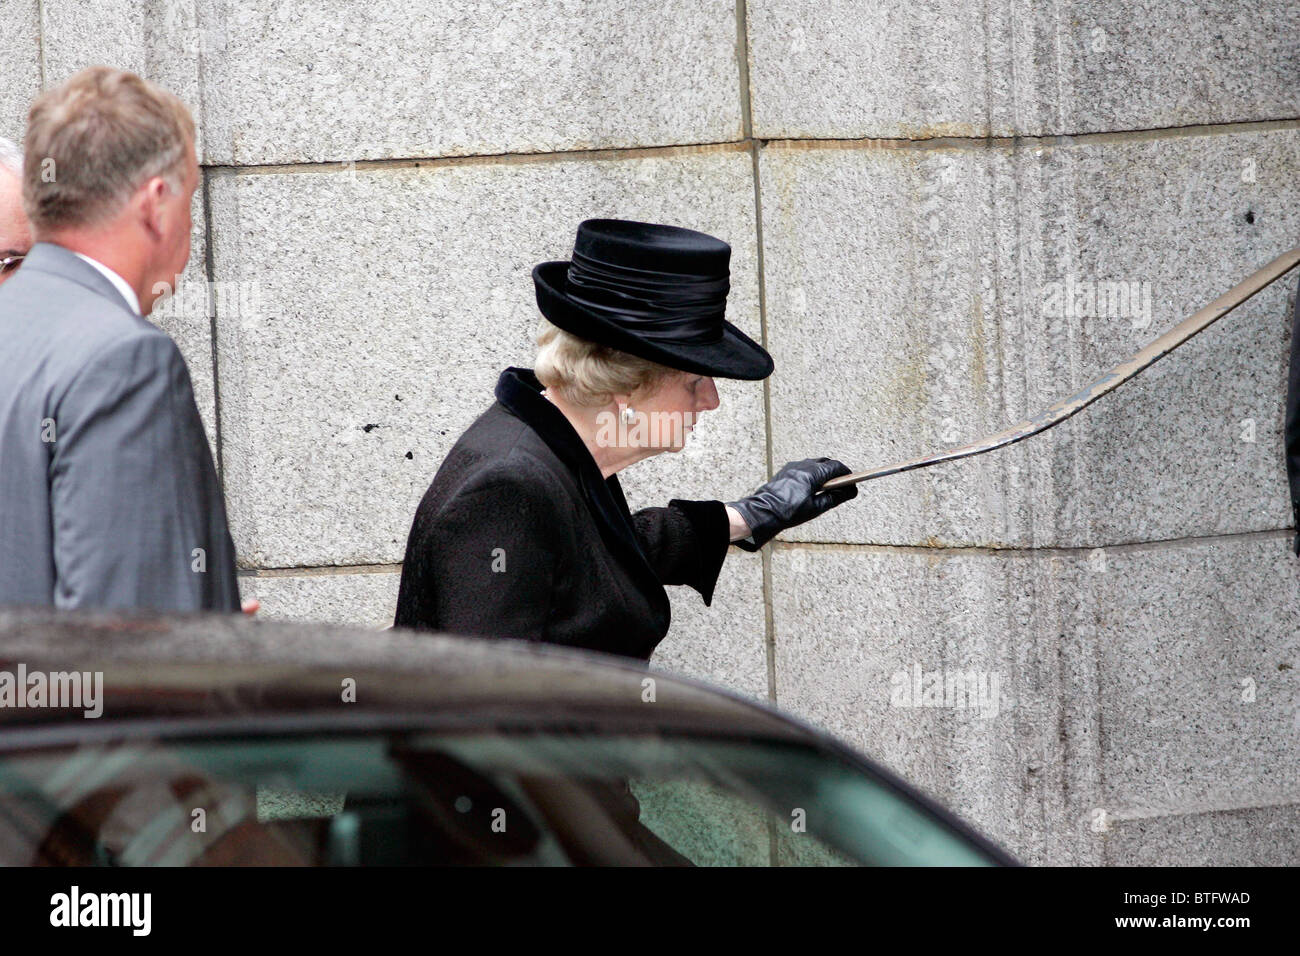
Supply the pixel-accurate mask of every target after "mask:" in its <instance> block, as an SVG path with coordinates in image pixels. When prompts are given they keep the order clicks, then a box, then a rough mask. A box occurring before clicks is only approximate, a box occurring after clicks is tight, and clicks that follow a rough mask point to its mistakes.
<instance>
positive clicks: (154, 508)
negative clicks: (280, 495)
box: [0, 67, 240, 612]
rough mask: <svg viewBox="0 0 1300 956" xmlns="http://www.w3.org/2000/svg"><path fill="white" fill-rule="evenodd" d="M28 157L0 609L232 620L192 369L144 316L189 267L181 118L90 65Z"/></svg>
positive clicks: (5, 351)
mask: <svg viewBox="0 0 1300 956" xmlns="http://www.w3.org/2000/svg"><path fill="white" fill-rule="evenodd" d="M24 147H25V153H26V156H25V161H24V167H23V184H22V185H23V206H24V208H25V210H26V212H27V217H28V219H29V221H30V223H31V228H32V233H33V236H34V238H35V239H36V243H35V244H34V245H33V246H32V247H31V250H30V252H29V253H28V254H27V256H26V259H25V260H24V261H23V263H22V266H21V268H19V269H18V270H17V271H16V272H15V273H14V274H13V276H12V277H11V278H10V279H9V280H8V281H6V282H5V283H4V285H3V286H0V342H3V343H4V344H3V346H2V347H0V604H20V605H52V606H55V607H59V608H105V609H133V608H144V609H153V610H159V611H173V612H184V611H200V610H219V611H238V610H239V609H240V603H239V589H238V584H237V581H236V578H235V553H234V545H233V543H232V541H231V538H230V532H229V530H228V528H227V526H226V509H225V502H224V499H223V496H222V491H221V486H220V483H219V482H218V480H217V475H216V470H215V469H214V467H213V464H212V456H211V454H210V452H209V450H208V442H207V437H206V435H205V434H204V429H203V423H202V421H201V419H200V418H199V413H198V409H197V407H196V406H195V402H194V393H193V389H192V387H191V384H190V376H189V371H188V369H187V368H186V365H185V360H184V359H183V358H182V357H181V354H180V351H179V350H178V349H177V348H176V344H175V343H174V342H173V341H172V340H171V339H170V338H169V337H168V336H167V335H166V334H164V333H163V332H162V331H160V330H159V329H158V328H156V327H155V326H153V325H152V324H150V323H149V322H147V321H146V320H145V319H144V317H143V316H145V315H148V314H149V312H150V311H151V310H152V308H153V305H154V302H155V301H156V300H157V299H158V298H159V297H160V294H161V293H162V291H164V290H165V289H166V288H169V287H170V285H171V283H172V282H174V281H175V277H176V276H177V275H178V274H179V273H180V272H181V271H182V270H183V269H184V267H185V263H186V262H187V261H188V259H189V253H190V230H191V225H192V224H191V220H190V202H191V198H192V196H193V194H194V191H195V188H196V187H197V185H198V182H199V170H198V164H197V161H196V158H195V152H194V123H193V120H192V119H191V118H190V114H189V111H188V110H187V109H186V107H185V105H184V104H183V103H181V101H180V100H178V99H177V98H176V97H175V96H173V95H172V94H171V93H169V92H167V91H165V90H163V89H161V88H159V87H156V86H154V85H153V84H151V83H147V82H145V81H144V80H141V79H140V78H139V77H137V76H135V75H134V74H132V73H127V72H123V71H119V70H112V69H108V68H107V67H94V68H91V69H89V70H84V71H82V72H81V73H78V74H77V75H76V76H74V77H73V78H72V79H70V80H69V81H68V82H67V83H65V84H64V85H63V86H61V87H59V88H57V89H53V90H50V91H48V92H46V93H44V94H42V95H41V96H40V97H39V98H38V99H37V100H36V102H35V103H34V104H33V106H32V109H31V112H30V113H29V115H28V120H27V135H26V139H25V142H24Z"/></svg>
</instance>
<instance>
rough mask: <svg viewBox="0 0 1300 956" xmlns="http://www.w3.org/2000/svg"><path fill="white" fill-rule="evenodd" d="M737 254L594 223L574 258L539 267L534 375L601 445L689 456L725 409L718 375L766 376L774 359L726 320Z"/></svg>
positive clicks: (700, 238) (647, 229)
mask: <svg viewBox="0 0 1300 956" xmlns="http://www.w3.org/2000/svg"><path fill="white" fill-rule="evenodd" d="M730 261H731V247H730V246H729V245H728V244H727V243H725V242H723V241H722V240H721V239H717V238H714V237H713V236H709V235H706V234H704V233H702V232H696V231H694V230H692V229H683V228H680V227H678V226H667V225H659V224H655V223H645V222H635V221H631V220H624V219H588V220H587V221H585V222H583V223H582V224H581V225H580V226H579V227H578V235H577V239H576V240H575V242H574V248H573V255H572V258H571V259H570V260H568V261H553V262H543V263H541V264H539V265H538V266H536V267H535V268H534V269H533V283H534V287H535V289H536V292H537V305H538V308H539V309H540V310H541V313H542V315H543V316H544V317H545V318H544V319H543V320H542V322H541V327H540V329H539V332H538V336H537V343H538V346H539V348H538V353H537V359H536V361H535V363H534V374H535V375H536V376H537V378H538V380H539V381H540V382H541V383H542V384H543V385H544V386H546V391H547V394H548V397H551V398H552V400H555V399H557V398H558V401H557V402H556V404H558V405H559V406H560V407H561V408H562V409H563V410H565V411H566V413H573V414H571V415H570V417H571V419H572V418H574V417H577V418H580V419H581V420H582V421H584V422H588V423H592V424H594V426H595V428H596V435H595V438H596V440H597V442H598V443H599V444H601V445H605V444H607V443H610V444H614V445H617V446H619V447H624V448H636V449H640V453H639V454H636V455H635V456H634V457H638V458H640V457H647V456H648V455H652V454H658V453H660V452H665V451H680V450H681V449H682V448H683V447H684V446H685V443H686V439H687V437H688V435H689V433H690V431H691V429H692V428H693V427H694V425H695V424H696V422H698V420H699V416H700V415H701V414H703V413H704V412H706V411H712V410H713V409H716V408H717V407H718V404H719V399H718V390H717V387H716V385H715V384H714V381H713V380H714V378H715V377H717V378H731V379H743V380H750V381H754V380H759V379H763V378H766V377H767V376H768V375H770V374H771V373H772V369H773V363H772V358H771V356H769V355H768V353H767V351H766V350H764V349H763V347H762V346H761V345H759V344H758V343H757V342H754V341H753V340H752V339H750V338H749V337H748V336H746V335H745V334H744V333H743V332H741V331H740V330H739V329H738V328H736V327H735V326H734V325H732V324H731V323H730V322H728V321H727V320H726V318H725V313H726V306H727V293H728V291H729V290H730V286H731V279H730V275H731V274H730Z"/></svg>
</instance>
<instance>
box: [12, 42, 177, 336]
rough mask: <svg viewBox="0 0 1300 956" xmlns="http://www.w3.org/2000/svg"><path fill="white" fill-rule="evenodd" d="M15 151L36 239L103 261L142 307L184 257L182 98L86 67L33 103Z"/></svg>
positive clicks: (167, 284) (121, 73) (170, 280)
mask: <svg viewBox="0 0 1300 956" xmlns="http://www.w3.org/2000/svg"><path fill="white" fill-rule="evenodd" d="M24 152H25V158H24V164H23V181H22V195H23V206H24V208H25V210H26V212H27V218H28V220H29V221H30V223H31V229H32V234H33V236H34V238H35V240H36V241H37V242H50V243H54V244H56V245H60V246H63V247H64V248H66V249H69V250H71V251H73V252H80V253H82V254H83V255H86V256H89V257H90V258H92V259H95V260H97V261H99V262H101V263H103V264H104V265H106V266H108V267H109V268H111V269H112V270H113V271H115V272H116V273H118V275H120V276H121V277H122V278H123V279H125V280H126V282H127V283H128V284H129V285H130V286H131V287H132V288H133V289H134V290H135V292H136V295H137V296H138V298H139V300H140V310H141V312H143V313H144V314H145V315H148V314H149V312H150V311H151V310H152V308H153V304H154V302H155V301H156V300H157V299H158V298H159V297H160V296H161V295H162V294H164V293H165V292H166V291H167V290H168V289H170V288H171V287H172V286H173V284H174V283H175V281H176V277H177V276H178V275H180V274H181V272H182V271H183V270H184V269H185V264H186V263H187V262H188V261H189V257H190V231H191V229H192V226H193V222H192V220H191V216H190V204H191V200H192V198H193V196H194V191H195V189H197V188H198V185H199V169H198V161H197V158H196V156H195V152H194V120H193V118H192V117H191V116H190V111H189V110H188V109H187V108H186V106H185V104H184V103H182V102H181V101H180V100H179V99H178V98H177V97H176V96H175V95H173V94H172V93H169V92H168V91H167V90H164V89H163V88H161V87H159V86H156V85H155V84H153V83H150V82H148V81H147V80H143V79H141V78H140V77H138V76H136V75H135V74H134V73H130V72H127V71H125V70H116V69H112V68H110V67H106V66H94V67H90V68H88V69H85V70H82V71H81V72H80V73H78V74H76V75H75V76H73V77H72V78H71V79H69V80H68V81H67V82H65V83H63V84H62V85H61V86H58V87H55V88H53V89H51V90H48V91H47V92H45V93H43V94H41V96H39V97H38V98H37V99H36V101H35V102H34V103H33V104H32V108H31V111H30V112H29V113H28V116H27V135H26V137H25V139H24Z"/></svg>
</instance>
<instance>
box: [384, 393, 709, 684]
mask: <svg viewBox="0 0 1300 956" xmlns="http://www.w3.org/2000/svg"><path fill="white" fill-rule="evenodd" d="M541 388H542V386H541V383H539V382H538V381H537V378H536V376H534V375H533V373H532V371H531V370H530V369H522V368H508V369H506V370H505V371H504V372H502V373H501V377H500V379H499V380H498V382H497V387H496V398H497V400H496V402H495V403H494V404H493V405H492V406H491V407H490V408H489V409H488V410H487V411H486V412H484V413H483V414H482V415H480V416H479V418H478V419H477V420H476V421H475V422H474V424H472V425H471V426H470V427H469V429H468V430H466V432H465V433H464V434H463V435H462V436H461V437H460V439H459V440H458V441H457V442H456V444H455V446H453V448H452V449H451V451H450V452H449V453H448V455H447V458H446V459H445V460H444V461H443V463H442V466H441V467H440V468H439V469H438V473H437V475H436V476H435V477H434V479H433V484H431V485H430V486H429V490H428V491H427V492H426V493H425V495H424V498H423V500H422V501H421V502H420V507H419V509H418V510H417V511H416V514H415V522H414V524H413V525H412V527H411V534H410V537H409V538H408V540H407V544H406V560H405V562H404V563H403V565H402V583H401V590H400V592H399V594H398V598H397V617H396V620H395V623H396V624H397V625H398V626H401V627H416V628H427V629H433V630H440V631H447V632H449V633H458V634H479V635H487V636H496V637H513V638H521V639H524V640H533V641H547V642H550V643H553V644H566V645H570V646H574V647H585V648H590V649H593V650H599V651H605V652H608V653H614V654H623V655H626V656H629V657H636V658H640V659H643V660H644V659H648V658H649V656H650V653H651V652H652V651H653V650H654V648H655V645H656V644H658V643H659V641H661V640H662V639H663V637H664V635H665V634H667V633H668V624H669V618H670V611H669V603H668V595H667V593H666V592H665V591H664V585H665V584H686V585H690V586H691V587H693V588H694V589H695V590H697V591H698V592H699V593H700V595H701V597H703V598H704V603H705V604H706V605H707V604H709V603H710V602H711V601H712V599H713V587H714V584H715V583H716V582H717V578H718V572H719V571H720V570H721V568H722V562H723V560H724V559H725V558H726V554H727V546H728V543H729V537H730V528H729V523H728V520H727V514H726V510H725V507H724V505H723V503H722V502H721V501H683V500H680V499H674V500H672V501H671V502H669V504H668V507H666V508H646V509H644V510H642V511H638V512H637V513H636V514H630V513H629V511H628V506H627V501H626V499H625V498H624V497H623V490H622V488H620V487H619V483H618V478H617V476H613V475H611V476H610V477H609V478H608V479H605V478H603V477H602V476H601V473H600V469H599V468H598V467H597V465H596V461H595V459H594V458H592V456H591V452H590V451H588V449H587V446H586V445H585V444H584V443H583V441H582V439H581V438H580V437H579V436H578V433H577V432H576V431H575V430H574V429H573V426H572V425H570V424H569V421H568V419H566V418H565V417H564V415H563V414H562V413H561V412H560V410H559V409H558V408H556V407H555V406H554V405H552V404H551V403H550V402H549V401H548V400H547V399H546V398H544V397H543V396H542V395H541Z"/></svg>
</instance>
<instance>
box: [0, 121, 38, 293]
mask: <svg viewBox="0 0 1300 956" xmlns="http://www.w3.org/2000/svg"><path fill="white" fill-rule="evenodd" d="M31 247H32V230H31V227H30V226H28V224H27V214H26V213H24V212H23V153H22V150H21V149H19V148H18V145H17V144H16V143H13V142H11V141H10V140H7V139H4V138H3V137H0V282H4V281H5V279H8V278H9V277H10V276H11V275H13V274H14V273H15V272H16V271H17V270H18V267H19V266H20V265H22V261H23V258H24V257H25V256H26V255H27V252H28V250H29V249H31Z"/></svg>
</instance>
